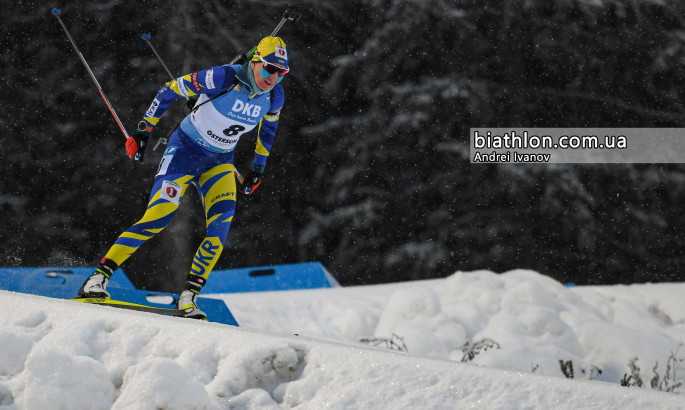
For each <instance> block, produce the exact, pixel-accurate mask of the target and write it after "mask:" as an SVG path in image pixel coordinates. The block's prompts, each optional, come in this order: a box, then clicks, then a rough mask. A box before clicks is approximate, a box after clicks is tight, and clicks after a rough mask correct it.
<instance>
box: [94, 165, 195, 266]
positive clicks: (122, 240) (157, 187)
mask: <svg viewBox="0 0 685 410" xmlns="http://www.w3.org/2000/svg"><path fill="white" fill-rule="evenodd" d="M192 179H193V176H192V175H158V176H157V177H156V178H155V183H154V185H153V188H152V192H151V193H150V200H149V202H148V204H147V209H146V211H145V214H144V215H143V217H142V218H141V219H140V220H139V221H138V222H136V223H135V224H133V225H132V226H131V227H130V228H128V229H127V230H126V231H124V233H122V234H121V235H120V236H119V238H118V239H117V240H116V242H114V245H112V247H111V248H110V249H109V251H108V252H107V254H106V255H105V259H107V260H110V261H113V262H114V263H116V264H117V265H121V264H122V263H124V261H126V259H128V258H129V257H130V256H131V255H133V253H135V252H136V251H137V250H138V248H139V247H140V246H141V245H142V244H144V243H145V242H146V241H147V240H149V239H150V238H152V237H153V236H155V235H156V234H158V233H160V232H161V231H162V230H163V229H164V228H166V226H167V225H169V222H171V219H172V218H173V216H174V215H175V214H176V211H177V210H178V207H179V204H180V200H181V198H182V197H183V195H185V192H186V189H187V188H188V186H189V184H190V182H191V180H192Z"/></svg>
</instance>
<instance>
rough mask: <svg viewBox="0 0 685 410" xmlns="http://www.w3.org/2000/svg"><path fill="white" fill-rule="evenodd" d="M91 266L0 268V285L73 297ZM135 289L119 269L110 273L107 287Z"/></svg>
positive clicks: (54, 295)
mask: <svg viewBox="0 0 685 410" xmlns="http://www.w3.org/2000/svg"><path fill="white" fill-rule="evenodd" d="M93 271H95V268H94V267H90V268H0V289H5V290H11V291H14V292H22V293H31V294H34V295H41V296H49V297H52V298H61V299H69V298H75V297H76V292H78V290H79V288H80V287H81V285H83V282H85V280H86V278H88V276H90V275H91V274H92V273H93ZM110 288H122V289H135V286H133V283H131V281H130V280H129V279H128V277H127V276H126V274H125V273H123V271H122V270H121V269H119V270H117V271H116V273H115V274H114V275H113V276H112V280H110V281H109V283H108V284H107V289H110Z"/></svg>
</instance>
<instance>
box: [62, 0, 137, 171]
mask: <svg viewBox="0 0 685 410" xmlns="http://www.w3.org/2000/svg"><path fill="white" fill-rule="evenodd" d="M61 13H62V10H60V9H58V8H54V9H52V14H53V15H54V16H55V17H57V20H58V21H59V24H60V25H61V26H62V29H64V32H65V33H66V35H67V37H68V38H69V42H71V45H72V46H73V47H74V50H76V54H78V57H79V58H80V59H81V62H82V63H83V65H84V66H85V67H86V70H88V74H90V78H91V79H92V80H93V83H95V87H97V89H98V92H99V93H100V96H101V97H102V99H103V100H104V101H105V104H107V108H109V112H110V113H111V114H112V116H113V117H114V120H115V121H116V122H117V125H118V126H119V129H120V130H121V132H122V133H123V134H124V137H125V138H126V139H129V138H130V137H131V136H130V135H129V134H128V132H127V131H126V128H124V124H122V123H121V120H120V119H119V116H117V113H116V112H115V111H114V108H113V107H112V104H111V103H110V102H109V100H108V99H107V96H106V95H105V92H104V91H102V87H101V86H100V83H98V80H97V78H95V74H93V71H92V70H91V69H90V67H89V66H88V63H87V62H86V59H85V58H83V54H81V51H79V49H78V47H77V46H76V43H75V42H74V39H73V38H72V37H71V34H69V30H67V26H65V25H64V22H63V21H62V18H61V17H60V14H61ZM136 159H140V154H136Z"/></svg>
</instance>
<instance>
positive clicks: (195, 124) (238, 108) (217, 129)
mask: <svg viewBox="0 0 685 410" xmlns="http://www.w3.org/2000/svg"><path fill="white" fill-rule="evenodd" d="M249 65H250V63H249V62H248V63H246V66H242V73H245V72H247V70H248V69H249ZM239 72H241V66H239V65H225V66H218V67H212V68H210V69H207V70H203V71H198V72H195V73H192V74H188V75H185V76H183V77H180V78H177V79H176V80H174V81H171V82H169V83H167V84H166V85H164V86H163V87H162V88H161V89H160V90H159V92H158V93H157V96H156V97H155V99H154V101H153V102H152V104H151V105H150V107H149V108H148V110H147V111H146V112H145V114H144V117H143V121H144V122H145V124H146V125H147V130H148V131H152V129H153V128H154V127H155V126H156V125H157V123H158V121H159V119H160V117H161V116H162V114H164V112H165V111H166V110H167V108H169V106H170V104H171V103H172V102H173V101H174V100H176V99H179V98H184V97H190V96H195V95H199V99H198V101H197V103H196V105H195V107H196V108H195V109H194V110H193V111H192V112H191V113H190V114H189V115H188V116H186V117H185V119H183V121H182V122H181V125H180V127H179V128H178V129H176V130H175V131H174V133H173V134H172V136H171V138H170V139H169V143H168V145H167V149H166V151H165V152H164V155H163V157H162V159H161V161H160V164H159V168H158V170H157V175H156V176H155V180H154V185H153V187H152V192H151V193H150V199H149V202H148V205H147V210H146V212H145V214H144V215H143V217H142V218H141V219H140V220H139V221H138V222H136V223H135V224H133V225H132V226H131V227H130V228H128V229H127V230H126V231H125V232H124V233H122V234H121V235H120V236H119V238H118V239H117V240H116V242H115V243H114V245H113V246H112V247H111V248H110V250H109V251H108V252H107V254H106V255H105V258H106V259H109V260H111V261H113V262H115V263H116V264H117V265H121V264H122V263H123V262H124V261H125V260H126V259H128V258H129V257H130V256H131V255H132V254H133V253H134V252H135V251H136V250H137V249H138V248H139V247H140V246H141V245H142V244H143V243H145V242H146V241H147V240H148V239H150V238H152V237H153V236H154V235H155V234H157V233H159V232H161V231H162V230H163V229H164V228H165V227H166V226H167V225H168V224H169V222H171V219H172V218H173V216H174V214H175V213H176V211H177V209H178V207H179V204H180V201H181V198H182V197H183V196H184V194H185V192H186V189H187V188H188V187H189V186H190V185H191V184H192V185H195V187H196V188H197V190H198V192H199V194H200V198H201V199H202V204H203V207H204V211H205V217H206V225H207V234H206V236H205V238H204V240H203V241H202V244H201V245H200V247H199V248H198V250H197V252H196V253H195V257H194V259H193V263H192V266H191V268H190V275H189V278H194V279H195V282H197V283H204V281H206V279H207V277H208V276H209V273H210V272H211V271H212V269H213V267H214V265H215V264H216V262H217V260H218V259H219V256H220V255H221V252H222V250H223V248H224V244H225V240H226V235H227V233H228V230H229V228H230V226H231V221H232V220H233V214H234V212H235V205H236V182H235V175H234V168H233V150H234V149H235V147H236V144H237V143H238V140H239V139H240V137H241V136H242V135H243V134H245V133H246V132H248V131H250V130H252V129H254V128H255V127H257V128H258V134H257V147H256V150H255V156H254V160H253V162H252V165H251V169H253V170H255V171H257V172H260V173H261V172H263V171H264V167H265V165H266V160H267V157H268V156H269V152H270V150H271V146H272V144H273V140H274V137H275V134H276V127H277V125H278V119H279V114H280V110H281V108H282V107H283V102H284V96H283V88H282V87H281V86H280V85H278V84H276V86H275V87H274V88H273V89H272V91H271V92H265V93H262V94H256V93H251V91H250V88H249V86H247V85H246V84H243V83H242V82H241V81H238V80H237V78H240V76H237V74H238V73H239ZM249 75H251V73H249ZM234 83H235V87H234V88H233V89H232V90H231V91H229V92H228V93H225V94H223V95H221V93H222V92H224V91H225V90H227V89H228V88H230V87H231V86H233V85H234ZM217 96H218V97H217ZM213 97H216V98H214V99H212V98H213ZM198 107H199V108H198ZM200 278H201V279H200Z"/></svg>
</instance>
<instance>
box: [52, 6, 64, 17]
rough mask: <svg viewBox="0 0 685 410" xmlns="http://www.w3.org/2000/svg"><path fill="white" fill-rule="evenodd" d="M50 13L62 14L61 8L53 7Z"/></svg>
mask: <svg viewBox="0 0 685 410" xmlns="http://www.w3.org/2000/svg"><path fill="white" fill-rule="evenodd" d="M52 14H54V15H55V16H59V15H60V14H62V10H60V9H58V8H57V7H55V8H54V9H52Z"/></svg>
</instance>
